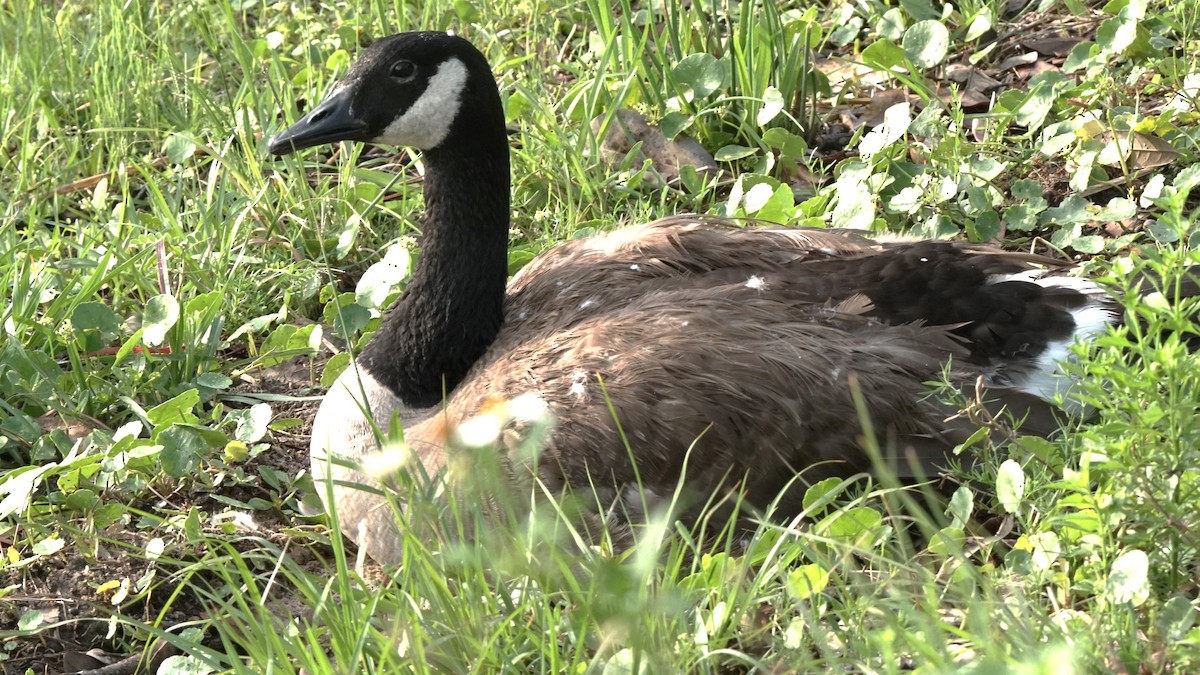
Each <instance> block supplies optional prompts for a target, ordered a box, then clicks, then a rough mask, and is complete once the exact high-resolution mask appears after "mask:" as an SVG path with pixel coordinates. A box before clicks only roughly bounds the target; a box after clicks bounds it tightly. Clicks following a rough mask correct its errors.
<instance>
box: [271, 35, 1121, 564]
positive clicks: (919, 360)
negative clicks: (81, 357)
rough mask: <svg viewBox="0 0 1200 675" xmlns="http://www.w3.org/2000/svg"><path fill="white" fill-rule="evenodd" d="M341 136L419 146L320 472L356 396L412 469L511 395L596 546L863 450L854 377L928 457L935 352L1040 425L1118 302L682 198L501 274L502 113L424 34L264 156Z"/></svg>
mask: <svg viewBox="0 0 1200 675" xmlns="http://www.w3.org/2000/svg"><path fill="white" fill-rule="evenodd" d="M340 139H357V140H376V141H381V142H387V143H396V144H410V145H415V146H417V147H420V148H421V149H423V150H425V161H426V167H427V178H426V188H425V193H426V204H427V215H426V220H425V227H424V233H423V240H422V258H421V262H420V265H419V267H418V269H417V270H416V271H415V273H414V277H413V280H412V282H411V283H410V285H409V286H408V288H407V289H406V291H405V293H404V295H403V296H402V298H401V300H400V301H399V302H398V303H397V305H396V306H395V307H393V308H392V309H391V310H390V311H389V313H388V316H387V317H386V318H385V320H384V323H383V324H382V326H381V329H380V331H379V333H378V334H377V336H376V337H375V338H374V340H373V341H372V343H371V344H370V345H368V347H367V348H366V349H365V350H364V352H363V354H361V355H360V356H359V358H358V360H357V366H356V367H355V368H351V369H349V370H348V371H347V372H346V373H345V374H344V375H343V376H342V378H340V379H339V381H338V383H337V384H335V385H334V387H333V388H332V389H331V390H330V392H329V394H328V395H327V397H326V400H325V402H324V403H323V405H322V408H321V411H320V413H319V414H318V418H317V420H316V422H315V424H314V430H313V446H312V447H313V471H314V474H316V476H317V477H318V479H319V483H320V482H322V481H323V479H325V478H331V479H332V480H333V481H334V482H335V483H339V482H348V483H356V482H365V483H368V484H372V483H373V481H370V480H368V479H366V478H364V477H363V476H362V475H361V474H359V473H357V472H356V471H355V470H354V469H353V468H349V467H343V466H339V465H338V464H337V463H330V461H329V460H328V456H329V455H331V454H332V455H336V456H340V457H343V458H348V459H350V460H357V459H359V458H361V457H362V456H363V455H364V454H366V453H369V452H372V451H374V450H375V449H377V447H378V444H377V442H376V434H375V429H374V424H373V423H372V421H371V420H369V419H367V418H365V417H363V415H362V414H361V410H362V409H363V408H364V407H369V408H370V410H371V416H372V418H373V419H374V421H375V424H377V425H378V426H379V427H381V428H385V429H386V428H387V426H388V422H389V420H390V419H392V418H393V417H394V416H399V417H400V419H401V421H402V422H403V423H404V428H405V440H406V443H407V444H408V445H409V446H410V447H411V448H412V449H413V451H414V452H415V453H416V455H417V456H418V457H419V458H420V460H421V463H422V465H423V468H424V469H425V470H426V471H427V472H428V473H431V474H432V473H436V472H438V471H440V470H441V469H442V468H443V467H444V466H445V464H446V451H445V447H446V433H447V429H449V428H451V427H453V426H454V425H456V424H457V423H459V422H461V421H463V420H466V419H468V418H470V417H472V416H473V415H476V414H477V413H479V412H480V411H481V410H483V409H485V408H486V407H487V406H488V405H489V404H490V403H492V402H494V401H497V400H511V399H514V398H517V397H519V396H522V395H528V394H534V395H536V396H538V397H539V398H540V399H541V400H542V401H544V402H545V404H546V406H547V407H548V409H549V411H550V413H552V415H553V417H554V418H555V420H556V425H555V427H554V430H553V432H552V433H551V434H550V435H549V436H548V438H547V439H546V440H545V443H544V447H543V448H542V451H541V453H540V454H539V456H538V459H537V462H536V466H535V473H536V477H537V478H538V479H539V480H540V481H541V482H543V483H544V484H545V485H546V486H547V487H548V488H549V489H550V490H552V491H558V490H562V489H565V488H567V486H571V487H574V488H576V489H578V488H582V487H592V488H595V492H596V495H595V496H596V499H594V500H592V503H593V504H595V506H596V508H595V509H594V510H593V512H592V513H591V514H590V516H589V518H590V522H589V525H590V524H592V523H595V524H599V523H600V522H601V521H607V525H608V526H609V527H610V529H612V530H614V531H615V532H616V538H617V540H618V542H627V541H628V535H629V524H630V523H631V522H636V520H637V519H638V518H640V517H641V516H642V514H641V509H642V505H644V504H650V505H653V504H654V503H655V502H656V501H657V500H660V499H665V498H667V497H669V496H670V495H671V494H672V493H673V492H674V491H675V489H676V487H677V486H679V485H685V486H686V488H685V492H686V493H688V495H690V496H693V497H694V498H695V499H694V501H693V502H692V504H699V503H701V502H702V501H703V500H704V499H705V497H706V496H707V495H710V494H712V493H713V492H714V491H715V490H718V489H720V488H722V487H733V486H735V485H736V486H739V487H741V488H743V489H744V490H745V494H746V499H747V502H749V504H750V505H751V506H755V507H760V508H762V507H766V506H767V505H768V504H769V503H771V502H772V501H773V500H774V499H776V497H778V496H779V495H780V494H781V490H783V489H784V488H785V487H787V486H788V485H789V484H792V483H796V484H797V489H793V490H791V491H790V492H788V493H787V494H784V495H783V498H782V501H781V509H780V513H781V514H783V515H789V516H790V515H792V514H794V513H795V512H796V511H797V510H798V504H799V497H800V495H801V493H802V487H803V485H805V484H808V483H811V482H812V481H814V480H817V479H820V478H823V477H826V476H830V475H849V474H852V473H855V472H858V471H864V470H869V469H870V468H871V467H870V464H869V462H868V461H867V459H866V454H865V453H864V452H863V449H862V443H863V439H862V433H863V432H862V429H861V427H860V424H859V421H858V420H859V416H858V414H857V413H856V408H855V405H854V401H853V398H852V391H853V390H854V387H857V388H858V389H859V390H860V391H861V393H862V397H863V399H864V401H865V407H866V411H867V413H868V414H869V416H870V419H871V421H872V423H873V425H874V427H875V428H876V430H877V431H878V433H879V437H880V440H881V441H882V442H883V444H884V446H885V448H886V449H887V450H888V452H889V453H891V455H892V461H893V463H894V464H895V467H896V468H897V469H898V470H899V472H900V473H901V474H902V475H911V474H912V472H917V473H919V472H929V471H932V470H933V467H934V466H935V465H937V464H940V463H943V462H944V460H945V458H946V455H947V453H948V452H949V451H950V450H951V449H952V448H953V447H954V446H955V444H957V443H959V442H961V441H962V440H963V439H964V438H965V436H966V435H967V434H968V433H969V432H970V431H971V430H970V429H969V428H966V427H965V426H963V425H961V424H960V425H947V423H946V422H945V418H946V416H947V413H948V412H949V411H947V410H946V409H945V408H944V406H942V405H941V404H939V403H937V402H936V401H934V400H932V399H930V398H929V397H928V396H927V387H926V385H925V384H924V383H926V382H927V381H930V380H937V379H939V378H941V377H942V375H943V372H944V371H946V369H947V364H948V363H952V367H951V368H950V371H949V372H950V373H951V377H952V379H954V381H955V382H957V383H958V384H960V385H961V386H964V387H972V386H973V385H974V382H975V380H976V378H978V377H980V376H982V377H983V378H984V379H985V380H986V381H987V382H988V383H989V385H991V386H992V395H993V396H994V397H997V398H999V399H1001V400H1002V401H1003V402H1005V403H1010V404H1012V405H1014V406H1015V407H1016V408H1017V409H1018V411H1022V412H1023V411H1027V410H1030V409H1036V410H1037V411H1038V412H1039V414H1040V415H1041V417H1043V418H1046V419H1051V418H1052V415H1050V412H1049V411H1052V410H1053V409H1052V408H1051V406H1050V405H1049V404H1046V403H1043V402H1042V401H1040V400H1038V399H1037V397H1036V396H1035V395H1037V396H1042V397H1044V398H1049V397H1052V396H1053V394H1054V393H1055V391H1056V390H1057V389H1058V388H1059V385H1060V384H1061V383H1063V382H1066V381H1067V380H1066V379H1065V378H1064V377H1063V376H1062V374H1061V373H1060V372H1057V371H1056V368H1057V366H1056V365H1055V363H1054V362H1053V360H1052V359H1053V358H1057V357H1060V356H1063V355H1065V354H1066V345H1069V343H1070V342H1071V340H1073V339H1074V338H1075V337H1077V336H1080V335H1088V334H1092V333H1095V332H1097V331H1100V330H1103V329H1104V326H1105V325H1106V324H1107V323H1108V322H1110V321H1113V320H1115V316H1116V312H1115V306H1114V305H1113V304H1112V302H1111V301H1110V300H1109V299H1108V298H1107V297H1106V296H1105V295H1104V294H1103V293H1102V292H1101V291H1100V290H1099V289H1097V288H1096V287H1095V286H1094V285H1091V284H1088V283H1086V282H1082V281H1081V280H1074V279H1070V280H1068V279H1067V278H1065V277H1058V276H1056V275H1055V273H1047V272H1046V271H1045V270H1044V269H1043V267H1044V266H1045V265H1046V264H1050V261H1046V260H1043V259H1039V258H1036V257H1033V256H1028V255H1022V254H1014V253H1006V252H1003V251H1000V250H997V249H994V248H990V247H986V246H981V245H976V244H963V243H957V244H956V243H949V242H910V243H905V242H896V243H878V242H876V241H873V240H870V239H867V238H864V237H860V236H857V235H854V234H849V233H840V232H832V231H823V230H807V229H787V228H778V227H776V228H744V227H739V224H737V223H730V222H728V221H724V220H721V219H716V218H710V217H698V216H679V217H673V218H667V219H664V220H660V221H657V222H655V223H651V224H648V225H643V226H640V227H634V228H629V229H625V230H620V231H617V232H614V233H611V234H607V235H603V236H599V237H595V238H591V239H585V240H576V241H570V242H564V243H561V244H559V245H557V246H555V247H553V248H551V249H550V250H548V251H547V252H546V253H545V254H543V255H541V256H539V257H538V258H537V259H535V260H534V261H533V262H531V263H530V264H529V265H528V266H527V267H525V269H523V270H522V271H521V272H520V273H519V274H518V275H517V276H516V277H514V278H513V279H512V281H511V282H510V283H508V284H507V287H506V286H505V282H504V262H505V248H506V245H507V223H508V163H507V147H506V145H505V139H504V128H503V114H502V110H501V108H500V106H499V99H498V95H497V94H496V89H495V84H494V81H493V80H492V79H491V74H490V71H489V70H488V68H487V64H486V62H485V61H484V60H483V57H482V56H481V55H480V54H479V53H478V52H477V51H475V50H474V49H473V48H472V47H470V45H469V44H468V43H466V42H465V41H463V40H461V39H459V38H453V37H449V36H446V35H443V34H435V33H421V34H406V35H401V36H394V37H392V38H387V39H386V40H383V41H381V42H379V43H377V44H376V45H373V46H372V47H371V48H370V49H368V51H367V53H366V54H365V55H364V57H363V59H362V60H361V61H360V62H359V64H357V65H356V66H355V67H354V68H353V69H352V70H351V72H350V73H349V74H348V75H347V77H346V79H345V80H344V81H343V83H342V85H341V86H340V87H339V88H338V89H337V90H335V93H334V94H332V95H331V96H330V97H329V98H328V99H327V100H326V102H324V103H322V104H321V105H320V106H318V108H317V109H315V110H314V111H313V112H312V113H310V114H309V115H308V116H306V117H305V118H304V119H302V120H301V121H300V122H298V123H297V124H296V125H293V126H292V127H291V128H289V129H288V130H286V131H284V132H283V133H281V134H279V135H277V136H276V137H275V138H273V139H272V141H271V151H272V152H275V153H277V154H284V153H286V152H290V151H292V150H294V149H298V148H301V147H307V146H311V145H316V144H319V143H323V142H328V141H331V140H340ZM443 394H445V395H443ZM364 402H365V403H366V406H364ZM618 424H619V428H618ZM510 431H513V432H514V433H515V436H516V437H519V436H520V429H519V428H518V429H510ZM502 438H504V437H503V436H502ZM512 438H513V436H512V435H510V436H509V437H508V439H509V440H512ZM627 444H628V445H627ZM500 451H501V453H503V452H505V443H504V442H502V443H501V448H500ZM331 468H332V475H330V476H326V472H327V471H328V470H329V469H331ZM519 473H520V472H519V471H515V472H513V475H512V476H511V478H512V479H513V480H525V479H528V478H529V477H530V476H528V475H526V476H524V477H522V476H520V475H518V474H519ZM797 476H799V480H798V481H797ZM639 486H640V488H642V490H638V489H637V488H638V487H639ZM322 491H323V492H324V489H323V490H322ZM332 495H333V498H334V501H335V502H336V507H337V509H338V511H339V515H340V519H341V522H342V524H343V529H344V530H345V531H346V532H347V533H348V534H349V535H350V536H351V537H352V538H354V539H355V540H356V541H358V542H359V543H360V545H363V546H365V547H366V548H367V551H368V552H369V553H370V554H371V555H372V556H374V557H375V558H376V559H378V560H381V561H395V560H398V559H399V554H400V551H399V549H398V541H399V537H398V536H397V534H396V531H395V527H396V524H395V519H394V517H393V514H392V512H391V510H390V508H388V506H387V504H386V503H385V502H384V501H383V499H382V498H381V497H380V496H379V495H377V494H373V493H371V492H365V491H356V490H353V489H349V488H346V487H341V486H335V487H334V489H333V492H332ZM684 501H685V503H687V499H685V500H684ZM681 515H682V517H684V518H690V517H694V516H695V515H696V514H695V513H694V512H687V511H686V510H685V512H684V513H683V514H681Z"/></svg>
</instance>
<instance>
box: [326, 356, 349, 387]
mask: <svg viewBox="0 0 1200 675" xmlns="http://www.w3.org/2000/svg"><path fill="white" fill-rule="evenodd" d="M349 366H350V352H338V353H337V354H334V355H333V356H331V357H329V360H328V361H327V362H325V369H324V370H322V371H321V386H322V387H326V388H328V387H332V386H333V383H334V382H336V381H337V379H338V377H339V376H341V374H342V371H344V370H346V368H348V367H349Z"/></svg>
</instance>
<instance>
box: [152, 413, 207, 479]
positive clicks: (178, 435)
mask: <svg viewBox="0 0 1200 675" xmlns="http://www.w3.org/2000/svg"><path fill="white" fill-rule="evenodd" d="M158 441H159V442H160V443H162V453H161V454H159V461H160V462H162V468H163V471H165V472H166V474H167V475H168V476H171V477H172V478H183V477H184V476H187V475H189V474H191V473H194V472H195V471H196V469H198V468H200V461H201V459H203V458H204V455H205V451H206V450H207V445H206V444H205V443H204V440H203V439H202V438H200V435H199V434H197V433H196V432H195V431H193V430H192V429H189V428H187V427H183V426H179V425H175V426H172V427H171V428H169V429H167V430H166V431H164V432H162V433H161V434H159V435H158Z"/></svg>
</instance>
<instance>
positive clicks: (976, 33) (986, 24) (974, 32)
mask: <svg viewBox="0 0 1200 675" xmlns="http://www.w3.org/2000/svg"><path fill="white" fill-rule="evenodd" d="M995 25H996V19H995V17H994V16H992V8H991V7H984V8H983V9H982V10H980V11H979V13H978V14H976V15H975V17H974V18H972V19H971V23H970V25H968V26H967V34H966V36H965V38H966V40H967V41H968V42H969V41H971V40H978V39H979V38H981V37H983V36H984V34H985V33H987V32H988V31H990V30H991V29H992V28H993V27H994V26H995Z"/></svg>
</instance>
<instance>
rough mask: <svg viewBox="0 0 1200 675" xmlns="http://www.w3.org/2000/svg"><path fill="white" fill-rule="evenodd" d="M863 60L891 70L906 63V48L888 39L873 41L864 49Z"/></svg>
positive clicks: (874, 65)
mask: <svg viewBox="0 0 1200 675" xmlns="http://www.w3.org/2000/svg"><path fill="white" fill-rule="evenodd" d="M862 60H863V63H865V64H867V65H868V66H871V67H872V68H878V69H879V70H891V69H893V68H899V67H902V66H904V65H905V64H906V57H905V55H904V49H903V48H901V47H900V45H897V44H894V43H892V42H888V41H887V40H876V41H875V42H872V43H871V44H870V45H869V46H868V47H867V48H866V49H864V50H863V51H862Z"/></svg>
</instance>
